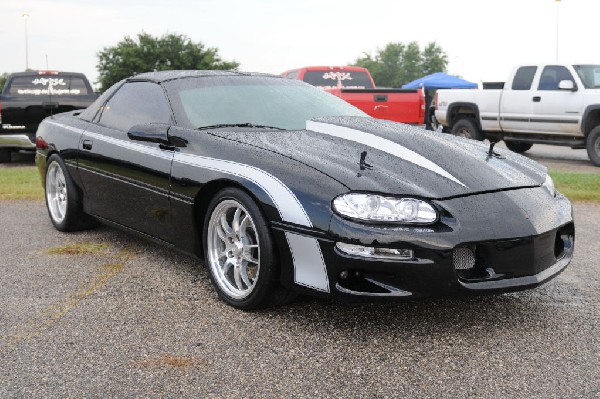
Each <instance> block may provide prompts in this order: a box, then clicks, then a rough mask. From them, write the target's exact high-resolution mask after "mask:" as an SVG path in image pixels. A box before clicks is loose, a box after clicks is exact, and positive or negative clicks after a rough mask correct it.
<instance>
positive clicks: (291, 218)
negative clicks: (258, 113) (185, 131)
mask: <svg viewBox="0 0 600 399" xmlns="http://www.w3.org/2000/svg"><path fill="white" fill-rule="evenodd" d="M174 162H178V163H181V164H185V165H190V166H196V167H199V168H202V169H208V170H213V171H216V172H221V173H226V174H229V175H234V176H238V177H241V178H243V179H246V180H249V181H251V182H252V183H254V184H256V185H257V186H258V187H260V188H261V189H262V190H263V191H264V192H265V193H267V195H268V196H269V197H270V198H271V200H272V201H273V204H274V205H275V207H276V208H277V211H278V212H279V215H280V216H281V219H282V220H283V221H286V222H290V223H295V224H299V225H301V226H307V227H312V223H311V221H310V219H309V217H308V215H307V214H306V211H305V210H304V208H303V207H302V204H301V203H300V201H298V198H297V197H296V195H294V193H293V192H292V191H291V190H290V189H289V187H287V186H286V185H285V184H283V182H282V181H281V180H279V179H278V178H276V177H275V176H273V175H271V174H270V173H268V172H266V171H264V170H262V169H259V168H257V167H254V166H251V165H245V164H241V163H237V162H233V161H227V160H223V159H215V158H208V157H202V156H199V155H192V154H181V153H176V154H175V158H174ZM285 238H286V240H287V242H288V245H289V247H290V252H291V254H292V260H293V263H294V282H295V283H296V284H299V285H303V286H305V287H309V288H313V289H315V290H319V291H324V292H329V279H328V277H327V268H326V267H325V261H324V260H323V254H322V253H321V247H320V246H319V242H318V241H317V239H316V238H312V237H307V236H303V235H300V234H295V233H290V232H285Z"/></svg>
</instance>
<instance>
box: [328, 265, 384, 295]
mask: <svg viewBox="0 0 600 399" xmlns="http://www.w3.org/2000/svg"><path fill="white" fill-rule="evenodd" d="M338 284H339V285H340V286H341V287H343V288H345V289H347V290H350V291H354V292H362V293H370V294H383V293H387V292H389V291H388V290H385V289H383V288H382V287H380V286H377V285H375V284H373V283H371V282H370V281H369V280H367V279H365V275H364V274H363V273H362V272H360V271H357V270H344V271H343V272H341V273H340V275H339V277H338Z"/></svg>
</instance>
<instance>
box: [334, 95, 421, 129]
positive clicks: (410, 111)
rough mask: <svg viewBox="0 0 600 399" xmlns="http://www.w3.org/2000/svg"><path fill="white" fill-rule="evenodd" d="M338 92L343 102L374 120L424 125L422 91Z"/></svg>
mask: <svg viewBox="0 0 600 399" xmlns="http://www.w3.org/2000/svg"><path fill="white" fill-rule="evenodd" d="M338 92H339V94H338V95H339V97H341V98H342V99H343V100H345V101H347V102H349V103H350V104H352V105H354V106H355V107H357V108H360V109H361V110H363V111H364V112H365V113H367V114H368V115H371V116H372V117H374V118H378V119H387V120H390V121H395V122H402V123H411V124H423V123H424V118H425V99H424V97H423V92H422V90H400V89H338ZM334 94H335V93H334Z"/></svg>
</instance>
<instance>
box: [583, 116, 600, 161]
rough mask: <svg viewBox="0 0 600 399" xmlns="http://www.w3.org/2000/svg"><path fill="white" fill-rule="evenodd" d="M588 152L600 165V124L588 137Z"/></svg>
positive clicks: (591, 158)
mask: <svg viewBox="0 0 600 399" xmlns="http://www.w3.org/2000/svg"><path fill="white" fill-rule="evenodd" d="M586 147H587V153H588V156H589V157H590V160H591V161H592V163H593V164H594V165H596V166H600V126H596V127H595V128H593V129H592V131H591V132H590V134H589V135H588V137H587V145H586Z"/></svg>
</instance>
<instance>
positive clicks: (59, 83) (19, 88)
mask: <svg viewBox="0 0 600 399" xmlns="http://www.w3.org/2000/svg"><path fill="white" fill-rule="evenodd" d="M9 83H10V86H9V88H8V94H11V95H21V96H47V95H53V96H61V95H75V96H82V95H87V94H89V92H88V88H87V85H86V84H85V82H84V81H83V79H82V78H79V77H76V76H71V75H58V76H45V75H32V76H15V77H14V78H13V79H11V80H10V82H9Z"/></svg>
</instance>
